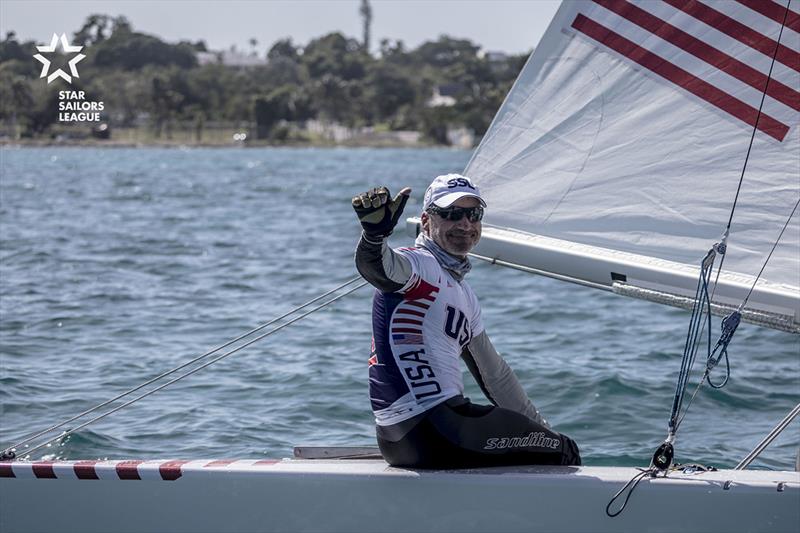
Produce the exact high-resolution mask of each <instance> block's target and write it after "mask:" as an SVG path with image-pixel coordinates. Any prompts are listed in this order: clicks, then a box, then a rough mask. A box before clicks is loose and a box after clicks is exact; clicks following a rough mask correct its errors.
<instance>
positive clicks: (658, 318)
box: [0, 148, 800, 468]
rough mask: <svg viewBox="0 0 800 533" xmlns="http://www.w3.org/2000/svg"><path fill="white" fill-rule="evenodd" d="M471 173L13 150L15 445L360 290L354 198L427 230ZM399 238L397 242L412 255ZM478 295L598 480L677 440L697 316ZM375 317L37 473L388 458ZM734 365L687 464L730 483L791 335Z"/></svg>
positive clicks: (193, 383)
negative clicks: (336, 293)
mask: <svg viewBox="0 0 800 533" xmlns="http://www.w3.org/2000/svg"><path fill="white" fill-rule="evenodd" d="M469 155H470V154H469V152H464V151H451V150H375V149H324V150H323V149H247V150H237V149H190V150H178V149H156V148H144V149H93V148H25V149H14V148H4V149H2V151H0V157H2V165H1V169H2V176H1V177H0V178H1V179H0V236H1V237H2V249H1V251H0V283H1V290H2V292H1V293H0V296H1V297H2V298H1V299H0V312H1V313H2V317H1V318H2V321H1V322H0V350H1V351H0V366H2V368H1V369H0V402H2V412H0V415H1V418H0V442H2V445H3V446H6V445H9V444H10V443H12V442H15V441H17V440H18V438H19V437H21V436H23V435H24V434H26V433H28V432H31V431H34V430H38V429H42V428H44V427H47V426H48V425H50V424H53V423H55V422H57V421H60V420H62V419H65V418H68V417H70V416H71V415H74V414H77V413H78V412H80V411H82V410H84V409H86V408H88V407H90V406H92V405H94V404H97V403H100V402H102V401H104V400H106V399H108V398H111V397H113V396H114V395H115V394H118V393H120V392H123V391H125V390H127V389H129V388H131V387H134V386H135V385H137V384H139V383H141V382H144V381H146V380H147V379H149V378H150V377H152V376H154V375H156V374H158V373H160V372H162V371H165V370H167V369H170V368H172V367H175V366H177V365H179V364H181V363H182V362H185V361H187V360H189V359H191V358H193V357H195V356H197V355H200V354H202V353H204V352H205V351H207V350H208V349H210V348H213V347H216V346H218V345H220V344H222V343H223V342H225V341H227V340H229V339H231V338H234V337H236V336H237V335H238V334H240V333H243V332H245V331H247V330H249V329H250V328H252V327H254V326H256V325H258V324H261V323H264V322H266V321H268V320H269V319H271V318H273V317H276V316H278V315H281V314H282V313H284V312H286V311H289V310H290V309H292V308H293V307H295V306H297V305H299V304H301V303H303V302H305V301H307V300H309V299H311V298H313V297H315V296H318V295H319V294H321V293H323V292H325V291H326V290H328V289H330V288H333V287H335V286H336V285H338V284H340V283H342V282H344V281H346V280H348V279H351V278H352V277H353V276H355V268H354V266H353V260H352V256H353V249H354V246H355V242H356V240H357V238H358V234H359V226H358V224H357V222H356V219H355V217H354V215H353V212H352V209H351V208H350V206H349V198H350V197H351V196H352V195H353V194H354V193H356V192H359V191H361V190H364V189H366V188H368V187H371V186H374V185H377V184H382V183H385V184H387V185H388V186H389V187H390V188H391V189H392V190H398V189H399V188H400V187H402V186H405V185H410V186H412V187H413V188H414V193H413V194H414V199H415V200H416V202H414V200H412V202H410V203H409V205H408V207H407V213H408V214H415V213H416V212H418V211H419V208H420V203H419V200H420V198H421V195H422V192H423V191H424V189H425V187H426V185H427V183H428V182H429V181H430V179H431V178H432V177H433V176H435V175H436V174H439V173H444V172H452V171H459V170H460V169H462V168H463V167H464V165H465V164H466V162H467V160H468V158H469ZM396 233H397V235H395V236H394V237H393V238H392V239H393V241H394V244H396V245H401V244H407V243H409V242H410V241H411V239H410V237H407V236H406V235H405V233H404V232H403V231H397V232H396ZM468 279H469V280H470V282H471V284H472V286H473V288H474V289H475V291H476V292H477V294H478V296H479V297H480V298H481V301H482V304H483V312H484V321H485V323H486V326H487V331H488V332H489V335H490V336H491V337H492V339H493V341H494V344H495V345H496V347H497V348H498V350H499V351H500V352H501V353H503V354H504V355H505V356H506V358H507V360H508V361H509V362H510V364H511V366H512V367H513V368H514V369H515V370H516V372H517V374H518V376H519V378H520V380H521V381H522V383H523V385H524V387H525V388H526V390H527V391H528V394H529V395H530V396H531V397H532V398H533V399H534V401H535V403H536V404H537V406H538V407H539V408H540V409H541V410H542V412H543V413H544V414H545V416H546V417H547V418H548V419H549V420H550V422H551V423H552V424H553V425H554V426H555V427H556V428H557V429H558V430H560V431H562V432H564V433H567V434H569V435H570V436H572V437H573V438H574V439H575V440H576V441H577V442H578V443H579V445H580V447H581V449H582V451H583V454H584V457H585V462H586V463H588V464H595V465H601V464H602V465H606V464H624V465H644V464H646V463H647V462H648V461H649V457H650V455H651V454H652V451H653V450H654V449H655V447H656V446H657V445H658V444H659V443H660V442H661V440H663V438H664V436H665V427H666V419H667V417H668V415H669V410H670V407H671V402H672V395H673V393H674V383H675V378H676V373H677V370H678V368H679V366H680V354H681V353H682V349H683V340H684V338H685V329H686V325H687V323H688V314H686V313H685V312H683V311H679V310H674V309H671V308H663V307H661V306H658V305H655V304H650V303H645V302H640V301H636V300H632V299H627V298H623V297H618V296H613V295H610V294H606V293H601V292H598V291H594V290H591V289H585V288H581V287H577V286H572V285H569V284H564V283H560V282H556V281H553V280H550V279H545V278H540V277H536V276H533V275H530V274H525V273H521V272H518V271H513V270H509V269H505V268H502V267H497V266H491V265H488V264H484V263H477V264H476V266H475V268H474V269H473V271H472V273H471V274H470V275H469V278H468ZM370 298H371V293H370V290H369V289H367V288H364V289H361V290H359V291H357V292H356V293H354V294H353V295H350V296H348V297H345V298H344V299H342V300H341V301H339V302H337V303H336V304H334V305H333V306H331V307H328V308H325V309H324V310H322V311H320V312H317V313H315V314H313V315H311V316H310V317H309V318H308V319H306V320H304V321H301V322H298V323H297V324H294V325H292V326H290V327H288V328H286V329H284V330H282V331H280V332H278V333H276V334H275V335H273V336H271V337H269V338H267V339H264V340H263V341H261V342H259V343H257V344H255V345H253V346H252V347H250V348H248V349H246V350H243V351H241V352H238V353H236V354H234V355H232V356H230V357H228V358H226V359H225V360H223V361H221V362H219V363H216V364H214V365H212V366H210V367H209V368H207V369H205V370H203V371H201V372H199V373H197V374H195V375H193V376H191V377H189V378H187V379H185V380H183V381H181V382H179V383H176V384H175V385H172V386H170V387H168V388H166V389H165V390H164V391H162V392H160V393H158V394H155V395H153V396H151V397H148V398H146V399H144V400H142V401H140V402H138V403H136V404H134V405H132V406H130V407H127V408H125V409H123V410H121V411H120V412H118V413H115V414H113V415H111V416H109V417H108V418H106V419H103V420H101V421H99V422H97V423H96V424H93V425H91V426H89V427H87V428H85V429H82V430H80V431H78V432H77V433H75V434H74V435H72V436H71V437H69V438H67V439H66V440H65V441H64V442H61V443H60V444H59V445H57V446H55V447H51V448H49V449H46V450H43V451H40V452H37V453H35V454H34V457H42V456H44V455H46V456H47V457H60V458H66V459H76V458H96V457H104V458H105V457H107V458H129V457H132V458H186V459H191V458H218V457H225V458H245V457H261V456H269V457H281V456H288V455H290V454H291V449H292V446H294V445H297V444H311V445H326V444H327V445H346V444H351V445H373V444H374V436H373V426H372V417H371V414H370V409H369V401H368V397H367V357H368V351H369V338H370ZM715 323H716V320H715ZM715 327H716V326H715ZM730 352H731V362H732V367H733V370H732V372H733V375H732V378H731V381H730V384H729V385H728V386H727V387H726V388H725V389H722V390H721V391H711V390H710V389H707V388H706V389H703V390H701V391H700V393H699V395H698V397H697V399H696V400H695V402H694V404H693V405H692V407H691V410H690V412H689V415H688V416H687V418H686V420H685V422H684V425H683V427H682V429H681V433H680V435H679V441H678V446H677V450H678V451H677V457H676V459H677V460H678V461H680V462H686V461H694V462H704V463H710V464H713V465H716V466H733V465H735V464H736V463H737V462H738V460H739V459H741V458H742V457H743V456H744V455H745V454H746V453H747V452H748V451H749V450H750V449H751V448H752V447H753V446H754V445H755V444H756V443H757V442H758V441H759V440H760V438H761V437H762V436H763V435H764V434H766V433H767V432H768V431H769V430H770V429H771V428H772V426H774V425H775V424H776V423H777V422H778V421H779V420H780V419H781V418H782V417H783V415H784V414H785V413H786V412H788V410H789V409H791V407H792V406H794V405H795V404H796V403H797V401H798V397H800V344H798V340H797V339H796V338H795V337H792V336H789V335H787V334H783V333H778V332H773V331H767V330H762V329H758V328H756V327H754V326H750V325H743V326H741V327H740V329H739V331H738V332H737V334H736V337H735V338H734V341H733V343H732V346H731V350H730ZM465 376H466V377H465V380H466V382H467V393H468V395H469V396H471V397H472V399H473V401H479V400H482V396H481V393H480V391H479V389H478V388H477V386H476V385H475V384H474V382H473V381H472V380H471V378H470V377H469V375H468V373H465ZM76 424H77V423H72V424H70V425H69V426H68V427H74V426H75V425H76ZM799 441H800V425H799V424H798V423H797V422H795V423H794V424H793V425H792V426H790V427H789V428H788V429H787V431H786V432H785V433H784V434H783V435H782V436H781V437H780V438H779V440H778V441H777V442H776V444H775V445H774V446H773V447H772V448H770V449H769V450H768V451H767V453H766V454H765V455H764V457H763V458H762V459H761V460H760V462H759V464H760V465H761V466H765V467H769V468H779V467H789V466H790V465H792V464H793V462H794V457H795V454H796V453H797V446H798V442H799Z"/></svg>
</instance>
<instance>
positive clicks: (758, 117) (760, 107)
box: [711, 0, 792, 302]
mask: <svg viewBox="0 0 800 533" xmlns="http://www.w3.org/2000/svg"><path fill="white" fill-rule="evenodd" d="M791 5H792V0H789V1H788V2H787V3H786V10H785V11H784V13H783V22H781V29H780V31H778V40H777V42H776V43H775V51H774V52H773V53H772V62H771V63H770V64H769V73H768V74H767V83H765V84H764V91H763V92H762V93H761V103H760V104H759V105H758V113H757V114H756V120H755V122H754V123H753V132H752V133H751V134H750V144H749V145H748V146H747V154H746V155H745V158H744V165H743V166H742V174H741V176H739V185H738V186H737V187H736V195H735V196H734V198H733V205H732V206H731V214H730V216H729V217H728V225H727V226H726V227H725V240H724V242H726V241H727V239H728V235H729V234H730V230H731V224H732V223H733V213H734V211H736V204H737V202H738V201H739V192H740V191H741V190H742V183H743V182H744V174H745V171H746V170H747V162H748V161H749V160H750V152H751V150H752V149H753V142H754V141H755V138H756V131H757V130H758V121H759V120H761V112H762V110H763V108H764V101H765V100H766V98H767V89H769V82H770V81H772V70H773V68H774V67H775V60H776V59H777V57H778V50H779V49H780V46H781V37H782V36H783V28H784V27H785V26H786V19H787V18H788V16H789V6H791ZM726 244H727V242H726ZM724 262H725V252H724V251H723V253H722V259H720V262H719V268H718V270H717V277H716V278H715V279H714V286H713V288H712V289H711V301H712V302H713V301H714V293H715V292H716V290H717V282H718V281H719V275H720V273H721V272H722V264H723V263H724Z"/></svg>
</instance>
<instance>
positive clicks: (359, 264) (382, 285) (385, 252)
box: [356, 233, 411, 292]
mask: <svg viewBox="0 0 800 533" xmlns="http://www.w3.org/2000/svg"><path fill="white" fill-rule="evenodd" d="M356 268H357V269H358V272H359V274H361V276H362V277H363V278H364V279H365V280H367V281H368V282H369V283H370V284H371V285H372V286H373V287H375V288H376V289H378V290H381V291H383V292H395V291H398V290H400V289H402V288H403V286H404V285H405V284H406V282H407V281H408V279H409V278H410V277H411V264H410V263H409V262H408V259H406V258H405V257H403V256H401V255H399V254H397V253H395V252H394V251H393V250H392V249H391V248H389V245H388V244H387V243H386V239H385V238H381V237H372V236H367V235H365V234H363V233H362V234H361V239H359V241H358V246H357V247H356Z"/></svg>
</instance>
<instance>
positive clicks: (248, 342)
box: [25, 281, 367, 454]
mask: <svg viewBox="0 0 800 533" xmlns="http://www.w3.org/2000/svg"><path fill="white" fill-rule="evenodd" d="M366 284H367V282H366V281H365V282H363V283H360V284H358V285H356V286H355V287H353V288H351V289H348V290H347V291H345V292H343V293H341V294H339V295H337V296H335V297H333V298H331V299H330V300H328V301H326V302H324V303H322V304H320V305H318V306H317V307H314V308H313V309H311V310H310V311H306V312H305V313H303V314H302V315H299V316H296V317H294V318H292V319H291V320H289V321H288V322H285V323H283V324H281V325H280V326H278V327H276V328H274V329H271V330H270V331H268V332H266V333H263V334H261V335H259V336H258V337H256V338H254V339H252V340H250V341H247V342H246V343H244V344H242V345H240V346H237V347H236V348H234V349H233V350H231V351H229V352H226V353H224V354H222V355H220V356H218V357H215V358H213V359H211V360H210V361H207V362H205V363H203V364H202V365H200V366H198V367H196V368H193V369H192V370H190V371H188V372H186V373H184V374H181V375H180V376H178V377H177V378H174V379H171V380H169V381H167V382H166V383H164V384H162V385H159V386H158V387H156V388H154V389H151V390H149V391H147V392H145V393H144V394H141V395H139V396H137V397H135V398H133V399H132V400H128V401H127V402H125V403H123V404H120V405H118V406H117V407H115V408H114V409H112V410H110V411H108V412H106V413H103V414H102V415H99V416H97V417H95V418H92V419H90V420H88V421H86V422H84V423H83V424H80V425H78V426H76V427H74V428H72V429H70V430H68V431H64V432H63V433H61V434H59V435H57V436H55V437H53V438H52V439H49V440H47V441H45V442H43V443H42V444H39V445H38V446H35V447H33V448H29V449H27V450H25V453H26V454H30V453H33V452H35V451H37V450H39V449H41V448H44V447H45V446H47V445H49V444H50V443H52V442H55V441H57V440H59V439H62V438H64V437H67V436H69V435H71V434H72V433H74V432H76V431H78V430H80V429H83V428H85V427H86V426H88V425H89V424H93V423H94V422H97V421H98V420H102V419H103V418H105V417H107V416H109V415H111V414H113V413H116V412H117V411H119V410H120V409H123V408H125V407H127V406H129V405H131V404H133V403H135V402H138V401H139V400H141V399H143V398H146V397H148V396H150V395H151V394H154V393H156V392H158V391H160V390H162V389H164V388H166V387H168V386H170V385H172V384H173V383H176V382H178V381H180V380H182V379H183V378H186V377H189V376H191V375H192V374H194V373H196V372H198V371H200V370H202V369H204V368H206V367H208V366H211V365H213V364H214V363H216V362H218V361H221V360H222V359H225V358H226V357H228V356H230V355H233V354H235V353H236V352H238V351H240V350H243V349H245V348H247V347H248V346H250V345H252V344H255V343H256V342H258V341H260V340H262V339H264V338H265V337H268V336H270V335H272V334H273V333H275V332H277V331H280V330H282V329H283V328H285V327H287V326H290V325H292V324H294V323H295V322H297V321H298V320H302V319H303V318H305V317H307V316H308V315H310V314H312V313H315V312H317V311H319V310H320V309H322V308H324V307H326V306H328V305H330V304H332V303H333V302H335V301H337V300H339V299H341V298H344V297H345V296H347V295H348V294H350V293H352V292H355V291H357V290H358V289H360V288H361V287H363V286H364V285H366Z"/></svg>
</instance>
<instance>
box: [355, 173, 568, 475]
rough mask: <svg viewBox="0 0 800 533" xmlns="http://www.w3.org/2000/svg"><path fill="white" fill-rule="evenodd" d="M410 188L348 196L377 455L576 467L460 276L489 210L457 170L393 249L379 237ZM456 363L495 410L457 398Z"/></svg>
mask: <svg viewBox="0 0 800 533" xmlns="http://www.w3.org/2000/svg"><path fill="white" fill-rule="evenodd" d="M410 193H411V189H409V188H405V189H403V190H401V191H400V193H399V194H398V195H397V196H396V197H395V198H392V196H391V194H390V193H389V191H388V189H386V188H385V187H380V188H377V189H372V190H371V191H368V192H365V193H363V194H360V195H358V196H355V197H354V198H353V200H352V204H353V208H354V209H355V211H356V214H357V215H358V218H359V220H360V221H361V225H362V228H363V230H364V231H363V233H362V235H361V239H360V241H359V243H358V247H357V249H356V266H357V268H358V271H359V272H360V273H361V275H362V276H363V277H364V278H365V279H366V280H367V281H369V282H370V283H371V284H372V285H373V286H374V287H375V288H376V289H377V290H376V291H375V296H374V299H373V312H372V330H373V338H372V353H371V354H370V359H369V376H370V400H371V402H372V409H373V411H374V413H375V423H376V426H377V427H376V433H377V437H378V445H379V446H380V449H381V453H382V454H383V456H384V458H385V459H386V460H387V461H388V462H389V463H390V464H391V465H394V466H411V467H420V468H458V467H474V466H495V465H509V464H569V465H577V464H580V454H579V452H578V447H577V446H576V444H575V443H574V442H573V441H572V440H571V439H570V438H569V437H566V436H564V435H561V434H560V433H557V432H555V431H552V430H551V429H550V427H549V426H548V425H547V422H546V421H545V420H544V419H543V418H542V417H541V415H540V414H539V412H538V411H537V410H536V408H535V407H534V406H533V404H532V403H531V401H530V400H529V399H528V397H527V395H526V394H525V391H524V390H523V389H522V386H521V385H520V384H519V381H518V380H517V378H516V376H515V375H514V373H513V371H512V370H511V369H510V368H509V366H508V365H507V364H506V363H505V361H504V360H503V358H502V357H500V355H499V354H498V353H497V351H495V349H494V347H493V346H492V343H491V342H490V341H489V337H488V336H487V335H486V332H485V331H484V328H483V322H482V319H481V310H480V304H479V303H478V299H477V297H476V296H475V293H474V292H473V291H472V288H471V287H470V286H469V285H468V284H467V283H466V282H465V281H464V276H465V275H466V274H467V272H469V270H470V268H471V265H470V262H469V259H467V254H468V253H469V251H470V250H472V248H473V247H474V246H475V245H476V244H477V243H478V240H479V239H480V236H481V219H482V217H483V209H484V208H485V207H486V202H485V201H484V200H483V198H481V194H480V191H479V189H478V188H477V187H476V186H475V185H474V184H473V183H472V181H471V180H470V179H469V178H466V177H464V176H461V175H458V174H448V175H445V176H439V177H437V178H436V179H435V180H434V181H433V183H431V185H430V187H428V190H427V191H426V192H425V198H424V203H423V213H422V233H420V235H419V236H418V237H417V240H416V243H415V246H414V247H412V248H399V249H396V250H393V249H391V248H389V246H388V244H387V242H386V238H387V237H388V235H390V234H391V232H392V230H393V229H394V226H395V225H396V223H397V221H398V220H399V219H400V215H401V214H402V211H403V207H404V206H405V203H406V201H407V200H408V197H409V195H410ZM459 358H461V359H463V360H464V361H465V363H466V365H467V368H468V369H469V371H470V372H471V373H472V375H473V376H474V377H475V379H476V381H477V382H478V384H479V385H480V387H481V390H482V391H483V392H484V394H485V395H486V397H487V398H488V399H489V401H490V402H491V403H492V404H493V405H489V406H487V405H476V404H473V403H471V402H470V401H469V400H468V399H466V398H464V396H463V392H464V383H463V380H462V374H461V367H460V363H459Z"/></svg>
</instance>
